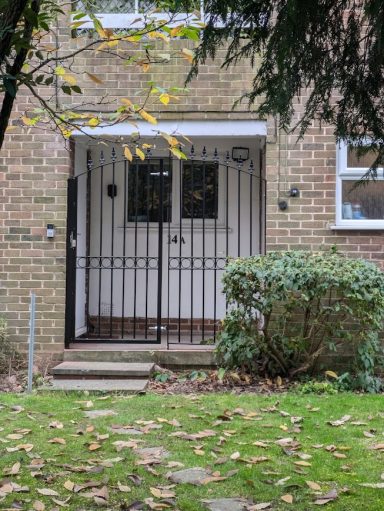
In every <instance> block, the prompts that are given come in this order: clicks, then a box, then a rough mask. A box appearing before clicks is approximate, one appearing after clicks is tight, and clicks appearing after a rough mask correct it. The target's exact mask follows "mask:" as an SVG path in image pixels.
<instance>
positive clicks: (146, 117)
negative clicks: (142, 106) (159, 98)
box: [139, 110, 157, 124]
mask: <svg viewBox="0 0 384 511" xmlns="http://www.w3.org/2000/svg"><path fill="white" fill-rule="evenodd" d="M139 114H140V116H141V117H142V118H143V119H144V120H146V121H148V122H150V123H151V124H157V119H156V118H155V117H153V115H151V114H149V113H148V112H146V111H145V110H139Z"/></svg>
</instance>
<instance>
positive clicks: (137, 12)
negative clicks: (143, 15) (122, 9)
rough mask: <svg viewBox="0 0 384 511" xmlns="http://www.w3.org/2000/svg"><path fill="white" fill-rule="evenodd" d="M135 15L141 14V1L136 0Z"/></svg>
mask: <svg viewBox="0 0 384 511" xmlns="http://www.w3.org/2000/svg"><path fill="white" fill-rule="evenodd" d="M134 9H135V14H139V0H135V7H134Z"/></svg>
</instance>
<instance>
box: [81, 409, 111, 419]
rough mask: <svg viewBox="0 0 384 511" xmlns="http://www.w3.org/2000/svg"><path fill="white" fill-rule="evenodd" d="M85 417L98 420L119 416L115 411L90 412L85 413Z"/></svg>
mask: <svg viewBox="0 0 384 511" xmlns="http://www.w3.org/2000/svg"><path fill="white" fill-rule="evenodd" d="M84 414H85V416H86V417H88V419H97V418H98V417H111V416H112V415H117V413H116V412H114V411H113V410H88V411H87V412H84Z"/></svg>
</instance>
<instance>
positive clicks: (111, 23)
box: [72, 0, 205, 30]
mask: <svg viewBox="0 0 384 511" xmlns="http://www.w3.org/2000/svg"><path fill="white" fill-rule="evenodd" d="M95 16H96V18H97V19H98V20H99V21H100V23H101V24H102V26H103V28H108V29H121V30H124V29H132V28H143V27H144V26H145V25H146V24H148V23H151V22H154V23H162V22H163V23H164V22H165V23H167V26H169V27H173V26H177V25H180V23H186V24H193V23H201V22H204V19H205V17H204V1H203V0H200V17H197V16H196V15H195V14H193V13H179V14H177V15H175V16H172V21H171V22H170V21H169V20H170V19H171V17H170V16H169V14H167V13H165V12H152V13H151V12H148V13H144V14H143V13H140V3H139V0H135V7H134V12H129V13H102V12H100V13H96V14H95ZM72 21H74V20H73V19H72ZM80 21H81V22H82V25H81V26H80V27H79V29H80V30H83V29H93V28H94V24H93V21H92V20H91V19H90V18H89V16H84V18H82V19H81V20H80Z"/></svg>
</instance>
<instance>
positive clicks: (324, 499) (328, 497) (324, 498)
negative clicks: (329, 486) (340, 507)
mask: <svg viewBox="0 0 384 511" xmlns="http://www.w3.org/2000/svg"><path fill="white" fill-rule="evenodd" d="M337 497H338V494H337V491H336V490H331V491H329V492H328V493H326V494H325V495H321V496H320V497H318V498H317V499H316V500H315V504H316V505H317V506H323V505H325V504H328V503H329V502H332V501H334V500H336V499H337Z"/></svg>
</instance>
